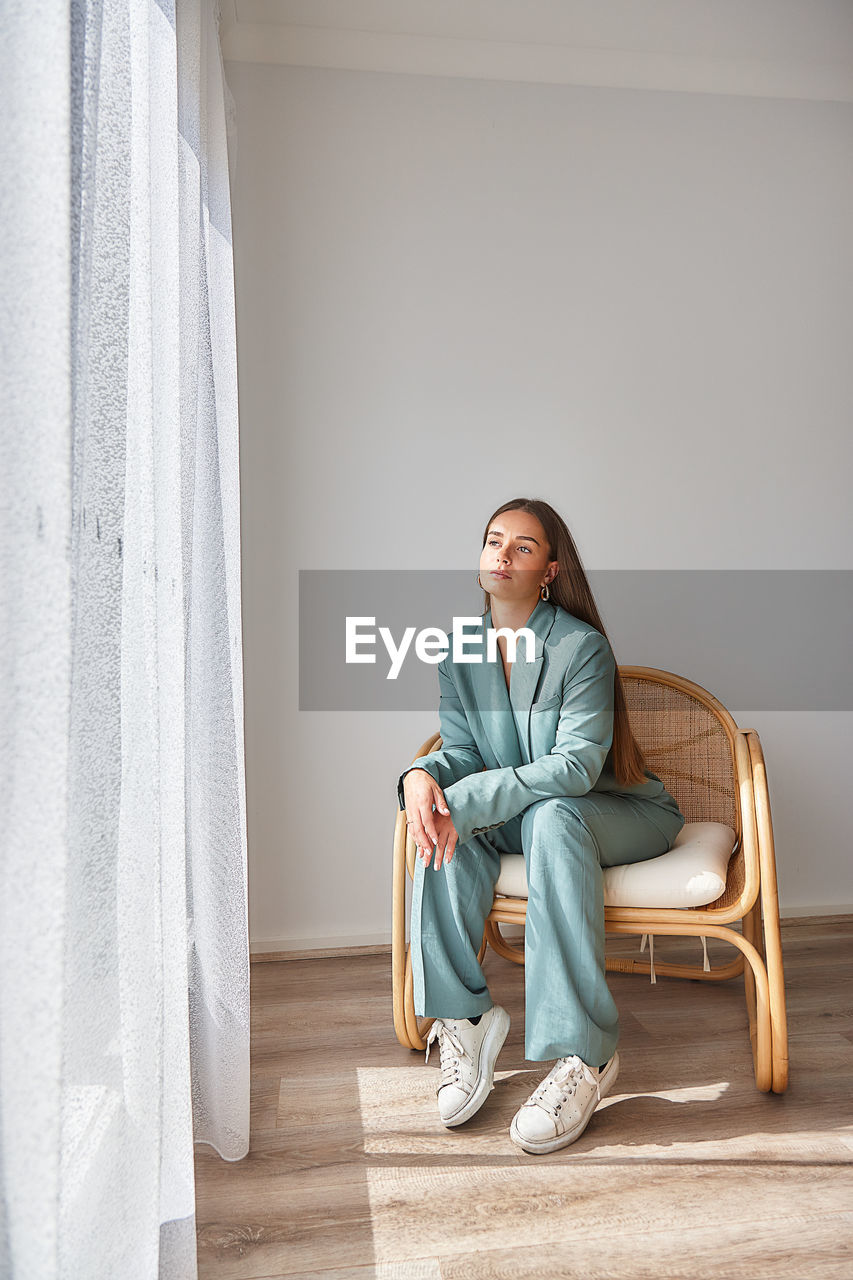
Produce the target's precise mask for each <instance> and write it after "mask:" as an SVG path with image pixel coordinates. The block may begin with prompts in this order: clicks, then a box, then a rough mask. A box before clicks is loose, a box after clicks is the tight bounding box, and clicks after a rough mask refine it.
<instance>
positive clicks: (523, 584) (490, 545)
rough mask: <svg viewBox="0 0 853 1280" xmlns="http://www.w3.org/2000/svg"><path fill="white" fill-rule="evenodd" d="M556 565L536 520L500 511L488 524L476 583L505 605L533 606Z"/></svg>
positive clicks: (543, 532)
mask: <svg viewBox="0 0 853 1280" xmlns="http://www.w3.org/2000/svg"><path fill="white" fill-rule="evenodd" d="M558 568H559V565H558V563H557V561H556V560H551V559H549V556H548V542H547V539H546V537H545V530H544V529H543V528H542V525H541V523H540V521H539V520H538V519H537V517H536V516H534V515H532V514H531V513H530V512H529V511H504V512H502V513H501V514H500V515H499V516H495V518H494V520H493V521H492V523H491V524H490V525H489V529H488V533H487V535H486V543H485V546H484V547H483V550H482V553H481V555H480V582H481V583H482V585H483V587H484V589H485V590H486V591H488V592H489V594H490V595H492V596H494V597H495V598H496V599H498V600H503V601H505V602H506V603H507V604H521V603H524V602H530V603H531V608H532V607H534V606H535V603H536V600H537V598H538V596H539V589H540V587H541V585H542V583H543V582H552V581H553V579H554V578H555V577H556V575H557V570H558Z"/></svg>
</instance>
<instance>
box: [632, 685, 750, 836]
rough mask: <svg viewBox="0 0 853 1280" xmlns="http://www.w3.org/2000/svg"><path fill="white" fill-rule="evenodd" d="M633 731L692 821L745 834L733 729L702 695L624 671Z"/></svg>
mask: <svg viewBox="0 0 853 1280" xmlns="http://www.w3.org/2000/svg"><path fill="white" fill-rule="evenodd" d="M620 675H621V679H622V687H623V689H624V690H625V701H626V703H627V706H628V716H629V718H630V721H631V728H632V729H633V731H634V736H635V738H636V739H637V741H638V743H639V744H640V746H641V748H642V750H643V752H644V753H645V756H646V764H647V767H648V768H649V769H650V770H651V771H652V773H656V774H657V775H658V777H659V778H660V779H661V781H662V782H663V784H664V786H665V787H666V788H667V790H668V791H669V792H670V793H671V794H672V795H673V796H674V797H675V799H676V800H677V801H678V806H679V808H680V809H681V812H682V813H683V814H684V817H685V819H686V820H687V822H725V823H727V824H728V825H729V826H730V827H732V828H733V829H734V830H735V831H736V832H737V833H738V834H740V817H739V812H738V803H737V795H736V793H735V775H734V762H733V759H732V748H731V744H730V739H729V734H728V733H727V731H726V728H725V727H724V725H723V724H722V722H721V720H720V718H719V716H718V715H717V714H716V712H715V711H714V710H713V709H712V708H711V707H709V706H706V705H705V703H704V702H702V701H700V699H699V698H697V697H694V696H693V695H692V694H690V693H688V692H686V691H685V690H683V689H677V688H673V687H671V686H670V685H669V684H665V683H662V682H661V681H659V680H655V679H652V678H647V677H642V676H632V675H626V674H622V673H621V672H620Z"/></svg>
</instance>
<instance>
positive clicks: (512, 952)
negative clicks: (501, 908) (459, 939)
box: [485, 920, 524, 964]
mask: <svg viewBox="0 0 853 1280" xmlns="http://www.w3.org/2000/svg"><path fill="white" fill-rule="evenodd" d="M485 937H486V938H487V939H488V942H489V946H490V947H491V948H492V950H493V951H496V952H497V953H498V955H499V956H502V957H503V959H504V960H512V962H513V964H524V943H523V942H522V944H521V946H520V947H519V946H515V945H514V944H513V943H511V942H507V940H506V938H505V937H504V936H503V934H502V933H501V931H500V926H499V924H498V922H497V921H496V920H487V921H486V932H485Z"/></svg>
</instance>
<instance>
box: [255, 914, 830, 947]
mask: <svg viewBox="0 0 853 1280" xmlns="http://www.w3.org/2000/svg"><path fill="white" fill-rule="evenodd" d="M779 914H780V916H781V918H782V919H783V920H788V921H791V922H793V921H795V920H813V921H816V920H818V919H824V920H833V919H839V920H843V919H845V918H846V917H849V916H853V903H837V902H834V903H832V904H831V905H820V906H810V907H782V908H781V910H780V913H779ZM501 931H502V932H503V933H504V934H506V936H507V937H508V938H512V937H513V936H514V935H518V934H520V933H521V932H522V928H521V926H520V925H518V926H516V925H502V926H501ZM390 948H391V934H390V933H367V934H364V933H362V934H350V935H344V936H341V935H333V936H331V937H326V938H267V939H264V940H263V941H261V942H253V943H251V945H250V948H249V951H250V959H251V960H253V961H264V960H305V959H311V960H322V959H323V957H325V956H369V955H381V954H382V953H383V952H387V951H389V950H390Z"/></svg>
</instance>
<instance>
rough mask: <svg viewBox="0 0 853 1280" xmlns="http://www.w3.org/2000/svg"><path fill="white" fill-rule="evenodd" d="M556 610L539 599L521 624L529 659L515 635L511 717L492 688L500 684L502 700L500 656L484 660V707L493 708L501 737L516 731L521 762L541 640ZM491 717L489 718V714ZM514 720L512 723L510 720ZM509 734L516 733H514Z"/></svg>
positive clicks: (488, 624) (541, 651)
mask: <svg viewBox="0 0 853 1280" xmlns="http://www.w3.org/2000/svg"><path fill="white" fill-rule="evenodd" d="M555 617H556V610H555V608H554V606H553V605H552V604H550V603H549V602H548V601H547V600H541V599H540V600H539V602H538V604H537V605H536V608H535V609H534V610H533V612H532V613H531V615H530V617H529V618H528V619H527V622H526V623H525V624H524V625H525V627H529V628H530V630H531V631H532V632H533V637H534V656H533V658H532V660H531V661H530V662H528V661H527V660H526V654H527V643H526V641H525V639H524V637H523V636H522V637H519V641H518V646H517V650H516V660H515V662H514V663H513V664H512V675H511V677H510V683H509V703H511V710H512V712H513V715H512V717H509V716H508V715H507V710H508V708H506V707H505V708H504V710H503V711H501V710H500V703H499V701H498V697H497V694H498V693H499V692H500V690H497V691H496V690H495V689H494V687H493V686H494V682H495V681H498V682H500V685H501V686H502V687H503V694H504V701H505V702H506V681H505V680H504V673H503V666H502V664H501V661H500V657H498V660H497V661H496V662H494V663H488V662H484V663H483V666H484V667H485V669H486V671H487V672H488V673H489V674H488V680H489V688H488V689H487V691H486V707H487V710H489V711H490V712H491V711H492V710H493V709H495V708H497V711H496V714H495V718H496V719H497V720H498V721H499V724H498V726H496V727H498V728H499V729H500V730H501V736H502V737H507V736H508V731H509V730H517V738H518V742H519V743H520V746H521V754H522V757H523V762H524V763H529V761H530V707H531V705H532V703H533V698H534V695H535V693H536V690H537V688H538V686H539V678H540V676H541V675H542V666H543V658H544V656H545V640H546V638H547V636H548V632H549V631H550V630H551V627H552V626H553V623H554V618H555ZM491 626H492V611H491V609H489V610H488V611H487V613H486V617H485V627H486V629H488V628H489V627H491ZM490 718H491V717H490ZM513 720H514V721H515V723H514V724H513V723H512V721H513ZM513 736H516V735H515V733H514V734H513Z"/></svg>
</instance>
